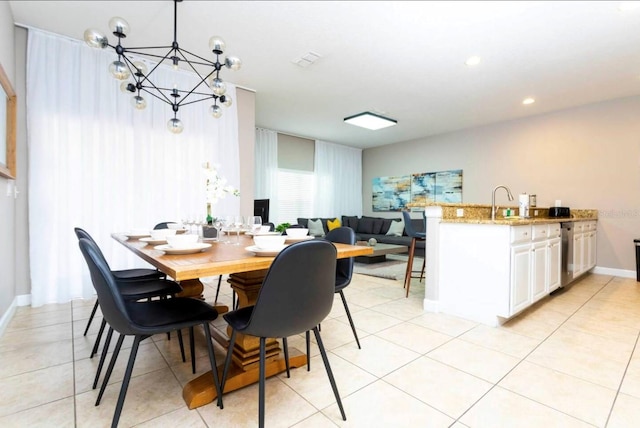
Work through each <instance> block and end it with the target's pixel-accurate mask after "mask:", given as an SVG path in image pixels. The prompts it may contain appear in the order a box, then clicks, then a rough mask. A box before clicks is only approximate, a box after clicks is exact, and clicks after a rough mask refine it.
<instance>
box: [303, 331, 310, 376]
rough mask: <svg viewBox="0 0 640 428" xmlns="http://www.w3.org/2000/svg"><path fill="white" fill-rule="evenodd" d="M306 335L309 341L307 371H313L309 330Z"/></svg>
mask: <svg viewBox="0 0 640 428" xmlns="http://www.w3.org/2000/svg"><path fill="white" fill-rule="evenodd" d="M304 335H305V338H306V339H307V371H311V339H310V337H309V330H307V331H306V332H305V333H304Z"/></svg>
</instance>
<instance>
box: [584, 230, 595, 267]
mask: <svg viewBox="0 0 640 428" xmlns="http://www.w3.org/2000/svg"><path fill="white" fill-rule="evenodd" d="M596 228H597V224H596V222H595V221H592V222H589V227H588V230H589V232H587V233H585V249H586V255H585V265H586V266H585V270H589V269H592V268H594V267H595V266H596V244H597V238H596Z"/></svg>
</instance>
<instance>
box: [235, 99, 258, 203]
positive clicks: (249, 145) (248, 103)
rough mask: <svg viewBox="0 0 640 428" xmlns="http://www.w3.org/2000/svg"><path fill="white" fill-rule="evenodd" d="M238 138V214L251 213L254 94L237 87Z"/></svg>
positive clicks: (253, 155)
mask: <svg viewBox="0 0 640 428" xmlns="http://www.w3.org/2000/svg"><path fill="white" fill-rule="evenodd" d="M236 97H237V98H238V100H237V108H238V140H239V144H240V188H239V189H238V190H240V214H241V215H247V214H249V215H253V199H254V197H253V195H254V192H255V186H254V182H255V169H256V168H255V163H256V162H255V150H256V94H255V92H252V91H248V90H244V89H240V88H238V89H237V91H236Z"/></svg>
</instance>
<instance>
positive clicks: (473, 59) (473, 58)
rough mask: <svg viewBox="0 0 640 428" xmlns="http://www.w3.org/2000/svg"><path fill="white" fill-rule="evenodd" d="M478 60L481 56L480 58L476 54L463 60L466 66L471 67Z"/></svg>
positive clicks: (476, 63) (478, 61) (477, 62)
mask: <svg viewBox="0 0 640 428" xmlns="http://www.w3.org/2000/svg"><path fill="white" fill-rule="evenodd" d="M480 61H482V58H480V57H479V56H477V55H474V56H470V57H469V58H467V60H466V61H465V62H464V64H465V65H466V66H468V67H473V66H476V65H478V64H480Z"/></svg>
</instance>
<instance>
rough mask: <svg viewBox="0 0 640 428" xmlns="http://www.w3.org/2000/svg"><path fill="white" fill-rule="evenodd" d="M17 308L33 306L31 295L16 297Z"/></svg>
mask: <svg viewBox="0 0 640 428" xmlns="http://www.w3.org/2000/svg"><path fill="white" fill-rule="evenodd" d="M15 301H16V306H30V305H31V294H21V295H19V296H16V299H15Z"/></svg>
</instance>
